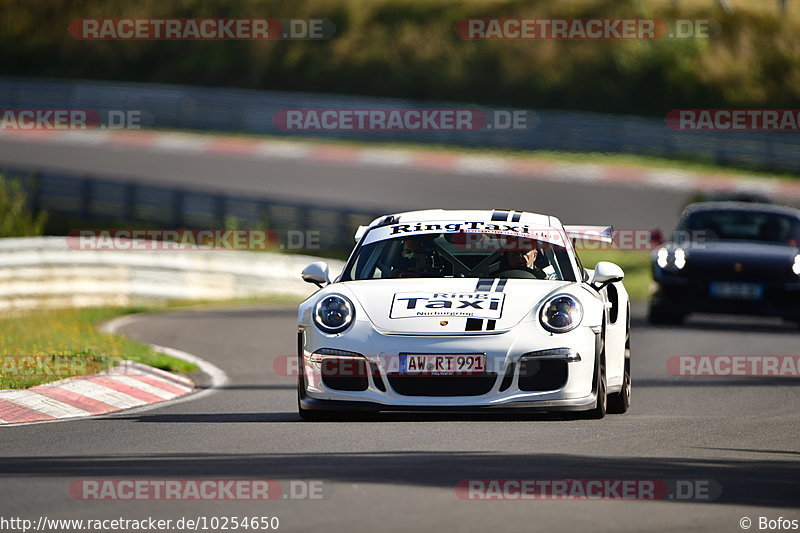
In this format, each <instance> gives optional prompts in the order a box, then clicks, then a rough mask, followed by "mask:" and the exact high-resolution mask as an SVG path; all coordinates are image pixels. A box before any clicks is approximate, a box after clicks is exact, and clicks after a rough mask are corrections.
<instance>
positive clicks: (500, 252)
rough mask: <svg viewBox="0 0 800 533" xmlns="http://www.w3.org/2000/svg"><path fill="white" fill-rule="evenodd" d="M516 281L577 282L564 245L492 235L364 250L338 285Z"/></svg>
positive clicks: (425, 237)
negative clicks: (414, 280) (404, 280)
mask: <svg viewBox="0 0 800 533" xmlns="http://www.w3.org/2000/svg"><path fill="white" fill-rule="evenodd" d="M421 277H422V278H519V279H534V280H535V279H550V280H561V281H575V273H574V269H573V268H572V263H571V262H570V257H569V252H568V251H567V250H566V248H564V247H563V246H559V245H556V244H552V243H549V242H544V241H540V240H536V239H532V238H527V237H520V236H514V235H498V234H493V233H463V232H462V233H423V234H415V235H414V236H406V237H394V238H387V239H383V240H378V241H375V242H371V243H369V244H365V245H363V246H362V247H361V248H360V249H359V250H358V254H357V255H356V256H355V257H354V258H352V259H351V261H350V263H349V264H348V266H347V268H346V270H345V272H344V273H343V274H342V281H352V280H367V279H387V278H421Z"/></svg>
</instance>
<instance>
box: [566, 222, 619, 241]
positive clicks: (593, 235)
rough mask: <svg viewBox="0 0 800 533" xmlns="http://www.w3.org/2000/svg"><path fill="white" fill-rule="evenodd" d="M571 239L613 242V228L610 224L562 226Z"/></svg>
mask: <svg viewBox="0 0 800 533" xmlns="http://www.w3.org/2000/svg"><path fill="white" fill-rule="evenodd" d="M564 231H566V232H567V237H569V238H570V239H571V240H577V239H580V240H584V241H598V242H608V243H610V242H613V241H614V228H613V227H611V226H564Z"/></svg>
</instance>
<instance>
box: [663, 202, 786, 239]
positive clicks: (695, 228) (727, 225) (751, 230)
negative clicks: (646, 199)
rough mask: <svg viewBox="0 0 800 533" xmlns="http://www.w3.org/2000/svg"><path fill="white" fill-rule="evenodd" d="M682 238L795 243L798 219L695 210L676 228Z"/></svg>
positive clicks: (766, 214) (750, 212)
mask: <svg viewBox="0 0 800 533" xmlns="http://www.w3.org/2000/svg"><path fill="white" fill-rule="evenodd" d="M678 231H679V233H681V234H682V236H683V237H686V236H689V237H690V238H692V239H694V240H699V239H706V240H721V241H729V240H735V241H740V240H745V241H760V242H769V243H776V244H786V245H791V246H797V243H798V242H800V220H798V219H797V218H795V217H791V216H788V215H783V214H780V213H768V212H763V211H734V210H719V211H711V210H709V211H696V212H694V213H691V214H689V215H688V216H687V217H686V218H684V219H683V221H682V222H681V224H680V226H679V227H678Z"/></svg>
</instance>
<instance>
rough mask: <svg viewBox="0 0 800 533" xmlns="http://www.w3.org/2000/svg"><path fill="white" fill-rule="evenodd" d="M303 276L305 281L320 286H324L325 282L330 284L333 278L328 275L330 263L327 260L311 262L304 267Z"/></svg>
mask: <svg viewBox="0 0 800 533" xmlns="http://www.w3.org/2000/svg"><path fill="white" fill-rule="evenodd" d="M301 276H302V277H303V281H305V282H308V283H313V284H314V285H316V286H317V287H319V288H322V285H323V284H325V285H328V284H330V282H331V278H330V276H329V275H328V263H326V262H325V261H317V262H316V263H311V264H310V265H308V266H307V267H305V268H304V269H303V273H302V274H301Z"/></svg>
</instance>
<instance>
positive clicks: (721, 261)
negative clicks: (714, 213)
mask: <svg viewBox="0 0 800 533" xmlns="http://www.w3.org/2000/svg"><path fill="white" fill-rule="evenodd" d="M672 247H682V248H684V250H686V268H685V272H686V274H687V275H692V274H694V275H701V276H708V277H711V278H719V279H731V280H734V279H735V280H742V281H745V280H747V281H755V280H773V281H777V280H789V279H794V278H796V276H795V275H794V274H793V273H792V265H793V264H794V260H795V257H796V256H797V254H798V249H797V248H795V247H793V246H785V245H779V244H768V243H759V242H751V241H720V242H714V241H710V242H704V243H692V244H690V245H685V246H684V245H672Z"/></svg>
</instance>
